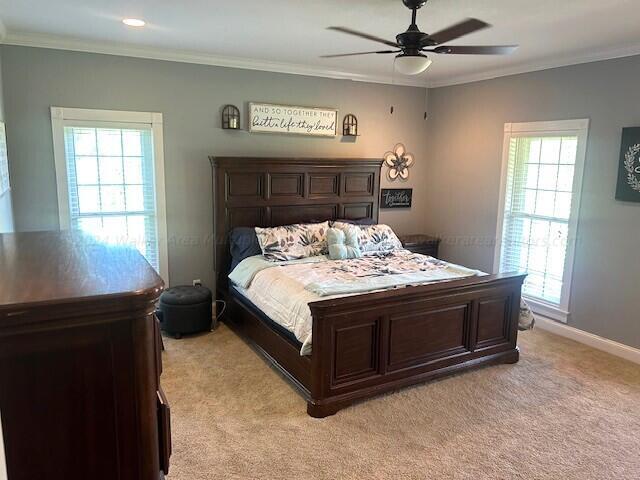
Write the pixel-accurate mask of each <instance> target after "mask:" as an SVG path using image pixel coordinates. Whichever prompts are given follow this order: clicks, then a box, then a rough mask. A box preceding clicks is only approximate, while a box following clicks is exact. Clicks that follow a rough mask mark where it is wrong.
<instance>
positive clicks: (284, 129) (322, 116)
mask: <svg viewBox="0 0 640 480" xmlns="http://www.w3.org/2000/svg"><path fill="white" fill-rule="evenodd" d="M337 125H338V111H337V110H335V109H331V108H310V107H296V106H290V105H273V104H270V103H249V131H250V132H252V133H253V132H258V133H288V134H294V135H311V136H315V137H335V136H336V135H337Z"/></svg>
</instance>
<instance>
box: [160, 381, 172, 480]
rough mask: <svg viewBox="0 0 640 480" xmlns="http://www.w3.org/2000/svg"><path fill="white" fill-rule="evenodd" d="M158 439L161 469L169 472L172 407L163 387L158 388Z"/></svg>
mask: <svg viewBox="0 0 640 480" xmlns="http://www.w3.org/2000/svg"><path fill="white" fill-rule="evenodd" d="M157 394H158V441H159V445H158V446H159V450H160V470H162V471H163V472H164V474H165V475H168V474H169V459H170V458H171V409H170V408H169V402H168V401H167V397H166V396H165V394H164V392H163V391H162V388H161V387H159V388H158V392H157Z"/></svg>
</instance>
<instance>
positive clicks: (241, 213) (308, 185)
mask: <svg viewBox="0 0 640 480" xmlns="http://www.w3.org/2000/svg"><path fill="white" fill-rule="evenodd" d="M209 160H210V161H211V165H212V168H213V202H214V209H213V210H214V218H213V225H214V227H213V228H214V239H215V241H214V259H215V267H214V268H215V270H216V273H217V276H218V278H217V281H218V286H219V287H221V288H226V285H227V274H228V268H229V265H230V254H229V244H228V235H229V232H230V231H231V229H233V228H234V227H274V226H279V225H288V224H292V223H306V222H316V221H325V220H335V219H336V218H350V219H356V218H365V217H366V218H372V219H374V220H376V221H377V220H378V208H379V200H380V168H381V167H382V160H378V159H324V158H299V159H297V158H260V157H257V158H255V157H251V158H248V157H209Z"/></svg>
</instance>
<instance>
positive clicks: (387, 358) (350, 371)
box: [307, 274, 525, 418]
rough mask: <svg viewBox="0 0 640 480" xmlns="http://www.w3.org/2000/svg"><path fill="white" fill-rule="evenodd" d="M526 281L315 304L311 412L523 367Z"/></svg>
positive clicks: (478, 282) (500, 279) (487, 280)
mask: <svg viewBox="0 0 640 480" xmlns="http://www.w3.org/2000/svg"><path fill="white" fill-rule="evenodd" d="M524 278H525V275H520V274H499V275H487V276H483V277H472V278H467V279H463V280H456V281H451V282H442V283H436V284H431V285H425V286H418V287H407V288H401V289H395V290H387V291H383V292H379V293H371V294H366V295H357V296H351V297H343V298H337V299H332V300H322V301H318V302H313V303H310V304H309V307H310V308H311V312H312V315H313V352H312V356H311V372H310V375H309V380H310V384H309V385H308V388H309V395H308V397H309V399H308V403H307V412H308V413H309V415H311V416H313V417H320V418H321V417H326V416H328V415H332V414H334V413H336V412H337V411H338V410H340V409H341V408H344V407H345V406H347V405H349V404H350V403H352V402H354V401H356V400H359V399H363V398H368V397H372V396H374V395H377V394H380V393H383V392H386V391H390V390H394V389H397V388H399V387H403V386H406V385H410V384H414V383H418V382H422V381H425V380H428V379H432V378H436V377H440V376H444V375H448V374H451V373H455V372H458V371H460V370H463V369H467V368H470V367H474V366H477V365H483V364H489V363H515V362H517V361H518V356H519V353H518V348H517V346H516V340H517V334H518V316H519V308H520V294H521V288H522V282H523V280H524Z"/></svg>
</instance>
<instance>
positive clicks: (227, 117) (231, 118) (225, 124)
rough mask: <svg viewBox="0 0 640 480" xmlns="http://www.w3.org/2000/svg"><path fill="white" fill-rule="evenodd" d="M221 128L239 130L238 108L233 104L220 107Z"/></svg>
mask: <svg viewBox="0 0 640 480" xmlns="http://www.w3.org/2000/svg"><path fill="white" fill-rule="evenodd" d="M222 128H223V129H225V130H240V110H238V107H236V106H235V105H226V106H225V107H224V108H223V109H222Z"/></svg>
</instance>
